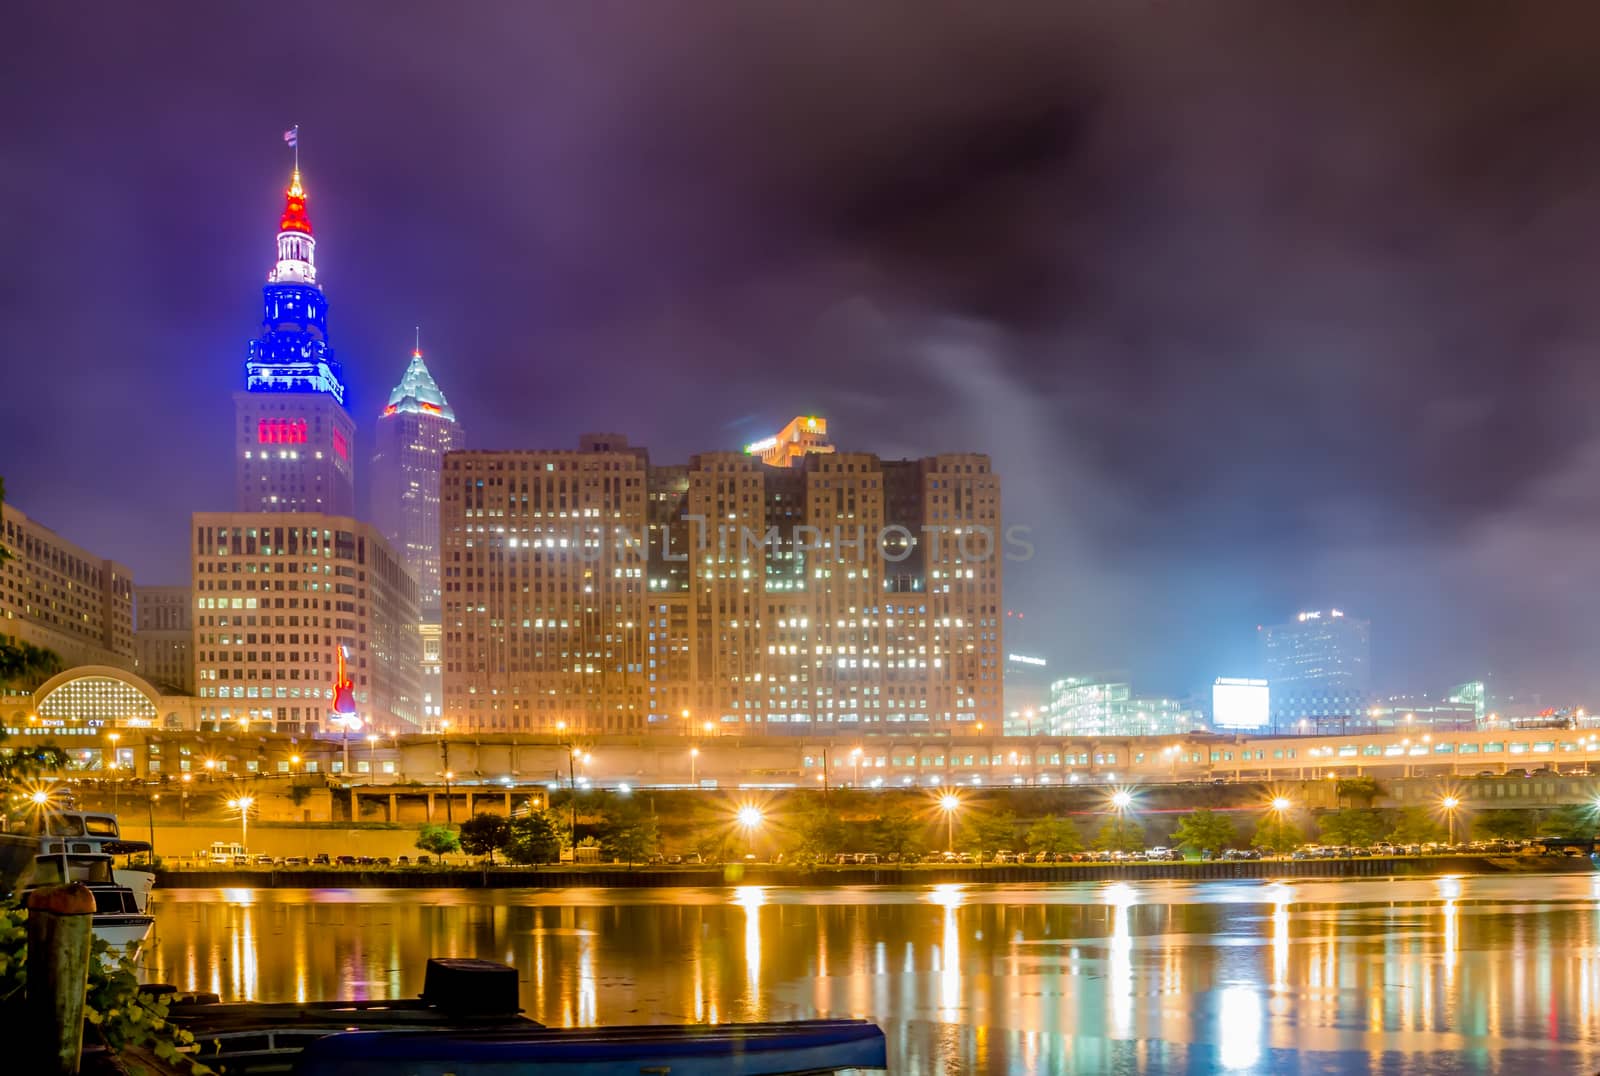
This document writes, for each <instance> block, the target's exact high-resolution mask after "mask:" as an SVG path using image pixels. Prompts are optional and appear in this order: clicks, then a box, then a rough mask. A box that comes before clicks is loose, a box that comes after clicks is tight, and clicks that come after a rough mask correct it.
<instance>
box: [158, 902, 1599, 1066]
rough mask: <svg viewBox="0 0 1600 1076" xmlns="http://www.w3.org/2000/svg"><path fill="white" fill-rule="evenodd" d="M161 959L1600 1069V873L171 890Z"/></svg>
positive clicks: (1395, 1059)
mask: <svg viewBox="0 0 1600 1076" xmlns="http://www.w3.org/2000/svg"><path fill="white" fill-rule="evenodd" d="M155 911H156V916H157V926H156V939H155V941H154V942H153V944H152V950H151V952H150V954H149V957H148V968H149V976H150V977H151V978H152V979H155V980H160V981H166V982H172V983H174V984H176V985H177V986H179V987H180V988H182V989H198V990H213V991H216V992H217V993H218V994H220V995H221V996H222V997H224V998H225V999H238V998H251V999H256V1000H262V1001H279V1000H314V999H320V998H331V997H349V998H384V997H410V996H414V995H415V994H416V993H417V992H418V991H419V990H420V989H421V980H422V970H423V962H424V960H425V959H426V958H427V957H428V956H479V957H485V958H490V959H496V960H502V961H505V962H507V963H510V964H513V965H515V966H516V967H517V968H518V970H519V972H520V974H521V977H522V980H523V987H522V998H523V1004H524V1006H525V1007H526V1008H527V1010H528V1015H530V1016H531V1017H533V1018H534V1019H537V1020H540V1021H542V1022H545V1023H548V1024H553V1025H586V1024H594V1023H626V1022H653V1021H694V1020H717V1021H728V1020H750V1019H789V1018H799V1017H806V1016H813V1015H832V1016H846V1015H860V1016H867V1017H869V1018H871V1019H874V1020H876V1021H877V1022H879V1023H880V1024H881V1025H882V1026H883V1028H884V1030H885V1031H886V1032H887V1033H888V1036H889V1042H890V1050H891V1058H892V1060H893V1062H894V1065H895V1068H894V1071H896V1072H906V1073H923V1072H941V1073H991V1072H993V1073H1012V1072H1015V1073H1024V1072H1085V1073H1089V1072H1094V1073H1099V1072H1117V1071H1156V1072H1167V1071H1193V1072H1210V1071H1232V1072H1263V1073H1265V1072H1273V1073H1277V1072H1298V1071H1307V1072H1310V1071H1318V1072H1324V1071H1335V1072H1366V1071H1384V1072H1395V1073H1422V1072H1427V1073H1449V1072H1463V1073H1465V1072H1501V1071H1508V1070H1511V1069H1512V1068H1515V1067H1521V1066H1524V1065H1538V1066H1541V1067H1542V1068H1544V1069H1545V1070H1547V1071H1552V1072H1581V1071H1594V1070H1595V1068H1596V1067H1597V1064H1600V1027H1597V1024H1600V1020H1597V1017H1600V879H1597V877H1596V876H1594V875H1566V876H1545V877H1538V878H1528V877H1473V878H1467V877H1463V878H1456V877H1444V878H1436V879H1412V880H1397V881H1365V880H1363V881H1320V880H1305V881H1295V882H1293V883H1275V882H1255V881H1239V882H1205V883H1188V882H1126V883H1125V882H1112V883H1100V884H1094V883H1084V884H1076V885H1066V886H1034V885H1015V886H979V885H972V886H956V885H945V886H925V887H905V888H880V887H856V888H841V889H826V890H813V889H804V888H784V887H754V886H751V887H743V888H736V889H728V890H723V889H675V890H581V889H580V890H565V891H561V892H548V891H546V892H541V891H507V890H500V891H454V890H450V891H445V890H427V891H418V890H408V891H403V892H402V891H394V892H388V891H382V890H360V891H354V890H317V891H307V890H298V891H297V890H249V889H225V890H198V889H196V890H171V891H165V892H159V893H158V894H157V900H156V903H155Z"/></svg>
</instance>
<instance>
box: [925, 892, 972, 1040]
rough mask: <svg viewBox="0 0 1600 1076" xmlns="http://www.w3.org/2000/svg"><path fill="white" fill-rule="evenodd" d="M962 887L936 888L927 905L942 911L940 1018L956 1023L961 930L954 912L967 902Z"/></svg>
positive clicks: (939, 964) (939, 965) (958, 1002)
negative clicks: (938, 907) (935, 906)
mask: <svg viewBox="0 0 1600 1076" xmlns="http://www.w3.org/2000/svg"><path fill="white" fill-rule="evenodd" d="M963 890H964V887H962V886H959V885H936V886H934V887H933V891H932V892H931V893H929V894H928V895H927V898H926V899H927V901H928V903H929V904H937V905H939V906H940V907H942V908H943V909H944V934H943V935H942V937H941V939H940V943H939V949H938V961H939V962H938V966H937V968H936V970H937V971H938V972H939V1019H941V1020H943V1021H944V1022H945V1023H955V1022H956V1021H957V1020H958V1018H959V1015H960V1012H961V930H960V926H959V924H958V923H957V922H956V909H958V908H960V907H961V905H962V904H964V903H965V902H966V893H965V892H964V891H963Z"/></svg>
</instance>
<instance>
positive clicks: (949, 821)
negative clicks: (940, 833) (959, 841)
mask: <svg viewBox="0 0 1600 1076" xmlns="http://www.w3.org/2000/svg"><path fill="white" fill-rule="evenodd" d="M960 809H961V797H960V796H958V795H956V794H955V793H954V792H946V793H945V794H944V795H942V796H940V797H939V810H941V811H943V812H944V850H945V851H946V852H954V851H955V850H956V811H958V810H960Z"/></svg>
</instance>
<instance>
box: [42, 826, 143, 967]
mask: <svg viewBox="0 0 1600 1076" xmlns="http://www.w3.org/2000/svg"><path fill="white" fill-rule="evenodd" d="M22 835H23V836H26V837H28V838H30V839H31V840H32V841H33V842H34V847H33V852H34V856H33V862H32V864H31V869H30V870H28V871H26V872H25V873H24V874H23V876H22V877H21V878H20V879H19V882H20V888H19V892H21V893H24V894H25V893H26V892H27V891H28V890H30V889H35V888H37V887H39V886H45V885H61V884H64V883H67V882H81V883H83V884H84V885H86V886H88V887H89V889H90V890H91V891H92V892H93V893H94V900H95V914H94V932H95V934H96V936H98V937H100V938H103V939H105V940H106V941H107V942H109V943H110V944H111V945H112V946H114V947H115V948H117V949H123V948H125V947H127V946H129V945H134V946H139V945H142V944H143V943H144V940H145V938H147V937H149V935H150V930H151V928H152V927H153V926H154V925H155V918H154V917H153V916H151V915H150V913H149V905H150V891H151V890H152V889H154V888H155V881H156V876H155V875H154V874H153V873H152V872H150V871H145V870H138V869H136V868H133V867H118V866H117V865H116V859H115V857H117V856H121V855H132V854H134V853H137V852H148V851H150V845H149V844H148V843H147V842H145V841H128V840H123V839H122V833H121V830H120V829H119V828H118V826H117V818H116V815H112V814H105V813H103V812H99V811H77V810H63V809H54V808H50V809H45V810H41V811H39V812H38V813H36V814H35V815H34V816H33V817H32V818H31V819H29V821H28V824H27V826H26V828H25V829H24V830H23V833H22ZM13 884H16V883H13Z"/></svg>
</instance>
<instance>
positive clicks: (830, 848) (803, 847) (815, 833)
mask: <svg viewBox="0 0 1600 1076" xmlns="http://www.w3.org/2000/svg"><path fill="white" fill-rule="evenodd" d="M849 839H850V830H849V828H848V827H847V826H845V824H844V820H843V819H841V818H840V817H839V815H838V813H837V812H835V811H834V810H833V809H832V808H831V807H829V806H828V805H827V804H825V803H813V804H810V805H809V806H807V807H806V808H805V809H803V810H802V811H801V812H800V814H799V816H798V817H797V818H796V819H795V823H794V838H793V840H792V841H791V843H790V845H789V854H790V856H791V857H792V858H793V859H794V860H795V862H797V863H800V864H801V865H806V864H815V863H826V862H827V861H828V860H830V859H832V858H833V857H834V856H836V855H838V854H839V853H840V852H842V851H844V846H845V844H846V842H848V841H849Z"/></svg>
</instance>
